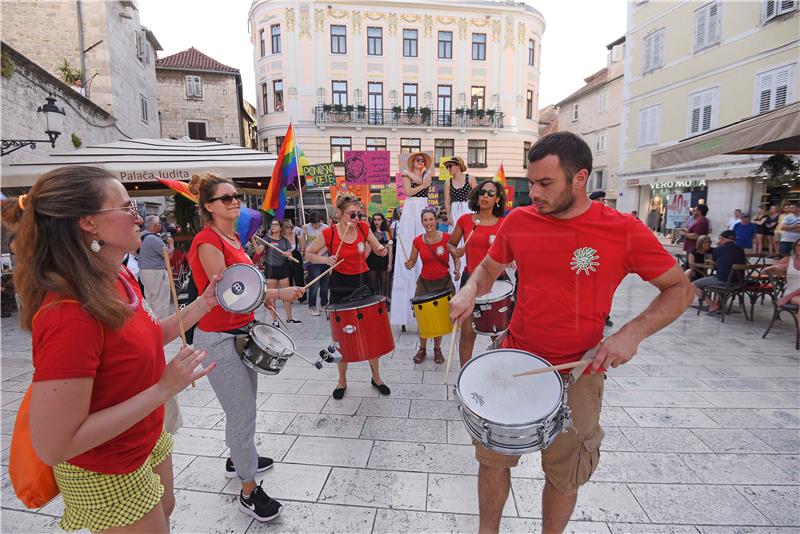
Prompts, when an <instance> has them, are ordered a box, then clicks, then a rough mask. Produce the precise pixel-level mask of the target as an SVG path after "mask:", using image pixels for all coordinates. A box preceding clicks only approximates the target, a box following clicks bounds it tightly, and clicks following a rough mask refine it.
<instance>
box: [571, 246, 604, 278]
mask: <svg viewBox="0 0 800 534" xmlns="http://www.w3.org/2000/svg"><path fill="white" fill-rule="evenodd" d="M599 259H600V256H598V255H597V251H596V250H595V249H593V248H592V247H582V248H579V249H576V250H575V252H573V253H572V261H571V262H569V264H570V266H571V267H570V270H572V271H575V275H576V276H578V275H580V274H581V273H584V274H586V276H589V271H592V272H597V269H595V267H597V266H599V265H600V262H599V261H597V260H599Z"/></svg>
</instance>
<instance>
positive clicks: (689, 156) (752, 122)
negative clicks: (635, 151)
mask: <svg viewBox="0 0 800 534" xmlns="http://www.w3.org/2000/svg"><path fill="white" fill-rule="evenodd" d="M720 154H800V102H795V103H794V104H789V105H788V106H783V107H781V108H778V109H776V110H774V111H770V112H768V113H762V114H761V115H756V116H754V117H750V118H748V119H743V120H741V121H739V122H734V123H733V124H728V125H727V126H723V127H721V128H717V129H716V130H712V131H710V132H706V133H704V134H702V135H697V136H695V137H690V138H688V139H684V140H682V141H680V142H678V143H677V144H675V145H673V146H670V147H667V148H662V149H661V150H656V151H654V152H653V153H652V155H651V156H650V166H651V167H652V168H653V169H661V168H663V167H671V166H673V165H680V164H682V163H687V162H690V161H695V160H698V159H703V158H709V157H711V156H718V155H720Z"/></svg>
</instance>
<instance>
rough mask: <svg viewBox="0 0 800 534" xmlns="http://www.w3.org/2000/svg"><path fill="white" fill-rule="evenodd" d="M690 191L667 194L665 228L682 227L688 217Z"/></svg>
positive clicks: (690, 198)
mask: <svg viewBox="0 0 800 534" xmlns="http://www.w3.org/2000/svg"><path fill="white" fill-rule="evenodd" d="M691 203H692V194H691V193H672V194H669V195H667V229H669V230H672V229H673V228H682V227H683V226H684V224H685V223H686V219H688V218H689V206H690V205H691Z"/></svg>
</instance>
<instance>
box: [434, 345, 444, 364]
mask: <svg viewBox="0 0 800 534" xmlns="http://www.w3.org/2000/svg"><path fill="white" fill-rule="evenodd" d="M433 362H434V363H444V354H442V349H440V348H439V347H434V349H433Z"/></svg>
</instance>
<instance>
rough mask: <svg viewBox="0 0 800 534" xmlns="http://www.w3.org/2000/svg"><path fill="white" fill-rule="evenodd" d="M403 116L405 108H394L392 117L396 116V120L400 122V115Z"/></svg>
mask: <svg viewBox="0 0 800 534" xmlns="http://www.w3.org/2000/svg"><path fill="white" fill-rule="evenodd" d="M402 114H403V108H401V107H400V106H392V115H393V116H394V120H396V121H399V120H400V115H402Z"/></svg>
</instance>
